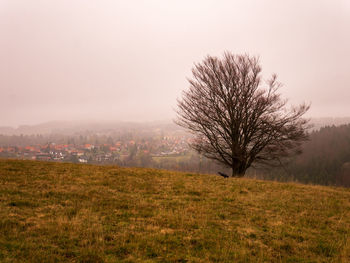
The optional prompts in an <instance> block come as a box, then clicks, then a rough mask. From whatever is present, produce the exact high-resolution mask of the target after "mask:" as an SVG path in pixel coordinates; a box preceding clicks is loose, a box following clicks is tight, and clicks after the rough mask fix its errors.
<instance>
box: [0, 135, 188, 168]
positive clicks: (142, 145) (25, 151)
mask: <svg viewBox="0 0 350 263" xmlns="http://www.w3.org/2000/svg"><path fill="white" fill-rule="evenodd" d="M189 140H190V139H189V138H186V137H181V136H164V137H163V138H161V139H157V140H155V139H152V140H151V141H148V140H147V139H140V140H122V141H121V140H120V141H116V142H109V143H103V144H96V143H94V144H92V143H84V144H73V143H70V144H58V143H55V142H48V143H46V144H42V145H40V144H36V145H27V146H18V145H11V146H0V157H4V158H20V159H30V160H42V161H57V162H74V163H101V164H106V163H116V164H127V163H128V162H132V161H135V159H141V160H142V161H143V162H144V163H143V164H142V165H146V162H147V160H149V161H150V160H151V159H152V157H162V156H181V155H185V154H186V153H187V152H188V151H189V147H188V141H189Z"/></svg>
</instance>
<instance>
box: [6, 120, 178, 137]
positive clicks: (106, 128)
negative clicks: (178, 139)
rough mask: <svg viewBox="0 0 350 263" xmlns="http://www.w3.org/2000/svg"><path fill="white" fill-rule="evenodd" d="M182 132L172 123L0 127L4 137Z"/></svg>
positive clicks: (110, 122) (82, 123) (79, 122)
mask: <svg viewBox="0 0 350 263" xmlns="http://www.w3.org/2000/svg"><path fill="white" fill-rule="evenodd" d="M145 129H146V130H150V131H151V130H154V129H162V130H174V129H175V130H176V129H177V130H182V128H181V127H179V126H177V125H176V124H174V123H173V122H171V121H155V122H140V123H138V122H118V121H115V122H113V121H52V122H46V123H42V124H37V125H22V126H19V127H18V128H12V127H0V134H3V135H20V134H23V135H31V134H64V135H72V134H84V133H86V132H99V133H108V132H111V131H130V130H145Z"/></svg>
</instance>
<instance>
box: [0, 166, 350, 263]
mask: <svg viewBox="0 0 350 263" xmlns="http://www.w3.org/2000/svg"><path fill="white" fill-rule="evenodd" d="M349 231H350V190H349V189H345V188H336V187H325V186H313V185H302V184H295V183H278V182H272V181H259V180H253V179H244V178H243V179H236V178H230V179H224V178H222V177H220V176H217V175H205V174H193V173H181V172H173V171H165V170H156V169H145V168H122V167H116V166H95V165H82V164H69V163H53V162H37V161H20V160H5V159H0V262H350V238H349Z"/></svg>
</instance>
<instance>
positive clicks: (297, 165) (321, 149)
mask: <svg viewBox="0 0 350 263" xmlns="http://www.w3.org/2000/svg"><path fill="white" fill-rule="evenodd" d="M262 174H263V175H262V177H263V178H264V179H274V180H280V181H298V182H302V183H311V184H322V185H339V186H346V187H349V186H350V124H348V125H341V126H337V127H336V126H328V127H324V128H321V129H320V130H318V131H313V132H312V133H311V134H310V140H309V141H307V142H306V143H305V144H304V145H303V153H302V154H301V155H299V156H297V157H295V158H293V159H290V160H288V162H287V163H285V164H284V165H283V167H280V168H276V169H272V170H270V171H265V172H264V173H262Z"/></svg>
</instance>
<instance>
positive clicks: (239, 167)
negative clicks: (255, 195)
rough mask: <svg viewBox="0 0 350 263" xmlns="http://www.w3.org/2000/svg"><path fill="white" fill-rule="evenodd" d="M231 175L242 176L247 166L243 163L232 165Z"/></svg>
mask: <svg viewBox="0 0 350 263" xmlns="http://www.w3.org/2000/svg"><path fill="white" fill-rule="evenodd" d="M231 168H232V177H243V176H244V174H245V171H246V170H247V167H246V166H245V165H244V164H243V163H238V164H234V165H232V167H231Z"/></svg>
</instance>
